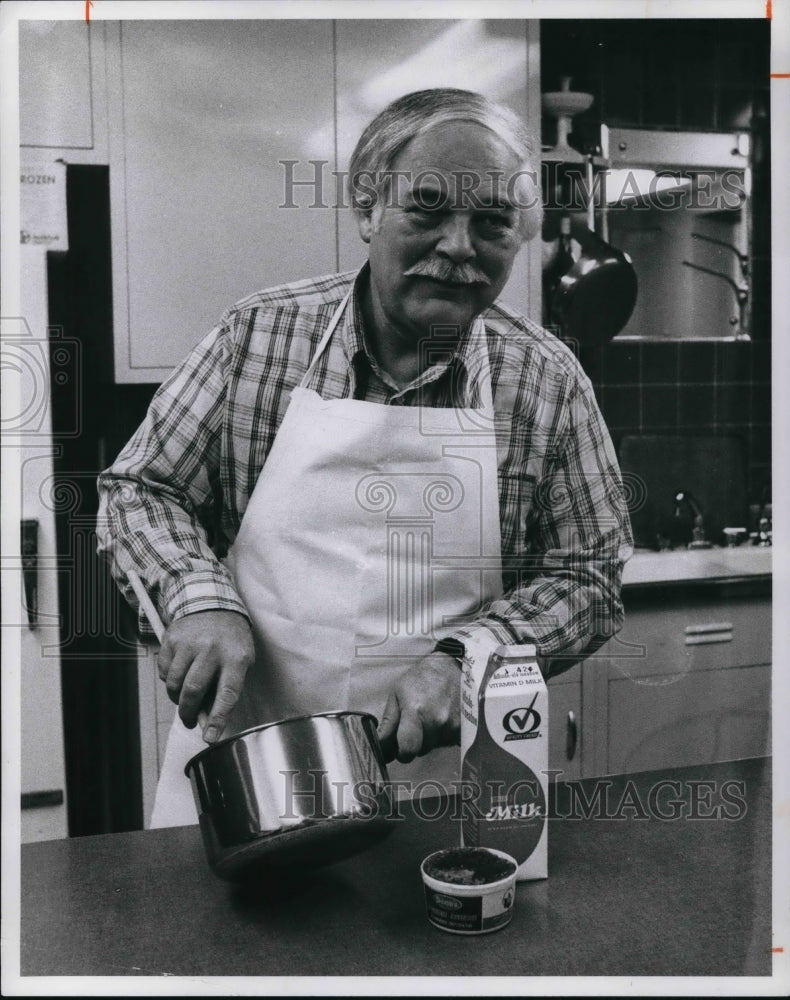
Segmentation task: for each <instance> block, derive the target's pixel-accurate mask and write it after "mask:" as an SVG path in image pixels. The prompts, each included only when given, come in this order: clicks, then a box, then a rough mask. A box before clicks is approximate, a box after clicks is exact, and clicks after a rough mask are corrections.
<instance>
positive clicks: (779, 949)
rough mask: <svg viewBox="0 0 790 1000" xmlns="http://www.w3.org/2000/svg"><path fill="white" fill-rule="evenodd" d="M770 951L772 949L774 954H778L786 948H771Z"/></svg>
mask: <svg viewBox="0 0 790 1000" xmlns="http://www.w3.org/2000/svg"><path fill="white" fill-rule="evenodd" d="M768 951H771V952H773V953H774V954H776V953H777V952H780V953H781V952H783V951H784V948H769V949H768Z"/></svg>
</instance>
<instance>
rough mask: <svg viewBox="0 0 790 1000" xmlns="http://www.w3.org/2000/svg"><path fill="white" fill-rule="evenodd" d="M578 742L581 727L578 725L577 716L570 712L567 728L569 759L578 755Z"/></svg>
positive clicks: (566, 738) (566, 745)
mask: <svg viewBox="0 0 790 1000" xmlns="http://www.w3.org/2000/svg"><path fill="white" fill-rule="evenodd" d="M578 743H579V727H578V726H577V725H576V716H575V715H574V713H573V712H568V722H567V726H566V729H565V756H566V757H567V758H568V760H573V758H574V757H575V756H576V747H577V746H578Z"/></svg>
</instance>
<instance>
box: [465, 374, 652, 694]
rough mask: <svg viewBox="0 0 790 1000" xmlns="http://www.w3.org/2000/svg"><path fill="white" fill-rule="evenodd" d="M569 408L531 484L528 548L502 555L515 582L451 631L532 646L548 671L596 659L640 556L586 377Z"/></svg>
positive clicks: (613, 628) (615, 623)
mask: <svg viewBox="0 0 790 1000" xmlns="http://www.w3.org/2000/svg"><path fill="white" fill-rule="evenodd" d="M563 411H564V414H563V420H562V428H561V430H559V431H558V433H557V434H556V438H555V440H554V443H553V444H552V445H551V447H550V448H549V449H548V452H547V455H546V460H545V463H544V472H543V475H542V476H541V478H540V479H539V481H538V482H536V483H530V484H529V493H530V499H529V503H530V510H529V513H528V515H527V518H526V523H527V532H526V538H525V539H524V545H523V549H521V551H520V552H518V553H517V554H515V555H511V554H508V553H507V552H505V553H503V573H504V577H505V579H509V580H511V581H513V579H514V578H515V582H514V583H511V586H509V587H508V588H507V590H506V592H505V594H504V595H503V597H502V598H501V599H499V600H496V601H494V602H493V603H491V604H490V605H489V606H488V608H487V609H486V611H485V613H484V614H483V615H481V616H480V617H479V618H477V619H476V620H475V621H474V622H473V623H470V624H469V625H466V626H462V627H461V628H459V629H458V630H456V631H454V633H453V638H455V639H456V640H458V641H460V642H462V643H463V642H464V640H465V639H468V638H469V637H470V636H471V635H473V634H474V633H475V632H477V631H479V630H480V629H485V630H487V631H489V632H490V633H492V634H493V636H494V637H495V638H496V640H497V641H499V642H501V643H504V644H512V643H527V642H534V643H535V644H536V645H537V647H538V650H539V653H540V655H541V657H542V658H543V659H544V660H545V661H547V663H548V667H549V669H548V671H547V672H548V673H549V674H550V675H551V674H555V673H560V672H562V671H563V670H565V669H567V668H568V667H570V666H572V665H573V663H575V662H577V661H578V660H580V659H582V658H584V657H586V656H589V655H590V654H592V653H593V652H594V651H595V650H596V649H598V648H600V647H601V646H602V645H603V643H604V642H606V640H607V639H609V638H610V637H611V636H613V635H615V634H616V633H617V632H618V631H619V629H620V628H621V627H622V623H623V605H622V600H621V593H620V591H621V584H622V571H623V566H624V564H625V562H626V560H627V559H628V558H629V557H630V555H631V554H632V552H633V539H632V535H631V526H630V521H629V516H628V508H627V502H626V496H625V491H624V488H623V483H622V477H621V474H620V470H619V467H618V463H617V459H616V457H615V453H614V447H613V445H612V442H611V438H610V436H609V432H608V430H607V428H606V426H605V424H604V422H603V418H602V417H601V414H600V412H599V410H598V407H597V404H596V402H595V398H594V395H593V390H592V387H591V385H590V383H589V381H588V380H587V379H586V377H584V376H581V377H580V378H579V380H578V381H577V383H576V385H575V387H574V389H573V391H572V392H570V393H569V396H568V399H567V402H566V404H565V405H564V407H563ZM526 486H527V484H526V483H522V488H523V489H526Z"/></svg>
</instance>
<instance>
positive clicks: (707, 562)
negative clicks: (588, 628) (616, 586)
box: [623, 545, 772, 585]
mask: <svg viewBox="0 0 790 1000" xmlns="http://www.w3.org/2000/svg"><path fill="white" fill-rule="evenodd" d="M771 552H772V550H771V548H770V546H769V547H766V548H760V547H758V546H753V545H742V546H736V547H728V548H711V549H673V550H672V551H670V552H653V551H652V550H650V549H636V550H635V552H634V555H633V556H632V557H631V558H630V559H629V560H628V562H627V563H626V564H625V569H624V570H623V584H625V585H628V584H634V583H668V582H671V581H674V580H716V579H726V578H727V577H734V576H762V575H765V574H770V572H771Z"/></svg>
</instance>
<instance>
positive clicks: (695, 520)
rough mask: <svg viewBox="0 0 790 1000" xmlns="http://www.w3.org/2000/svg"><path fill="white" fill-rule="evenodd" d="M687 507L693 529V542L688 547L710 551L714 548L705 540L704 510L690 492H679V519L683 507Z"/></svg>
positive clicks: (677, 500)
mask: <svg viewBox="0 0 790 1000" xmlns="http://www.w3.org/2000/svg"><path fill="white" fill-rule="evenodd" d="M684 504H685V505H686V506H687V507H688V509H689V511H690V512H691V517H692V525H693V526H692V529H691V541H690V542H689V545H688V547H689V548H690V549H709V548H712V544H711V542H709V541H708V540H707V539H706V538H705V527H704V524H703V517H702V510H701V509H700V505H699V504H698V503H697V500H696V498H695V496H694V494H693V493H691V492H690V491H689V490H678V492H677V493H676V494H675V517H676V518H679V517H680V514H681V507H682V506H683V505H684Z"/></svg>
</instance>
